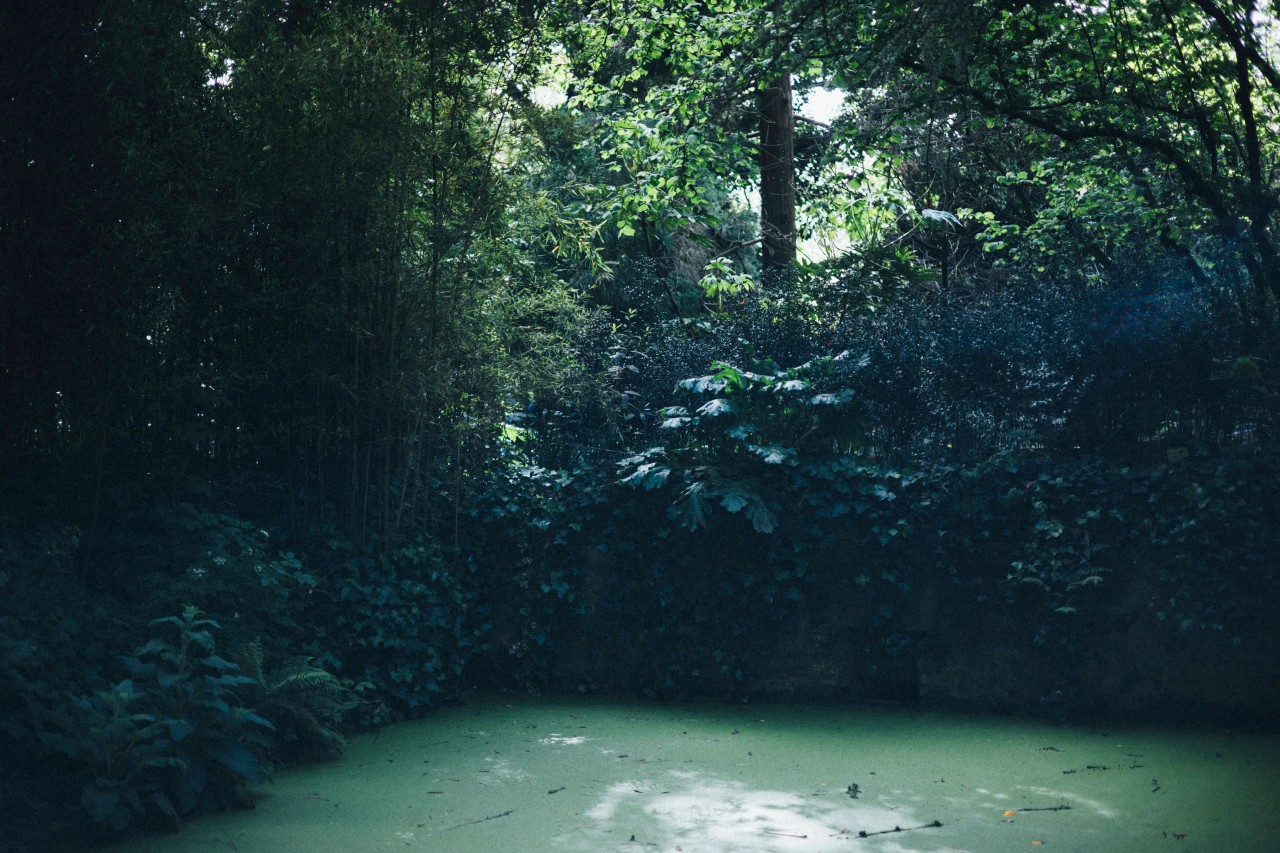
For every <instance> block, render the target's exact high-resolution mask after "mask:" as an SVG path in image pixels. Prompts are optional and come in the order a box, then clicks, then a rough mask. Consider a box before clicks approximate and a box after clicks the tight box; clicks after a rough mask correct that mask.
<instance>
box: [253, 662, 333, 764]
mask: <svg viewBox="0 0 1280 853" xmlns="http://www.w3.org/2000/svg"><path fill="white" fill-rule="evenodd" d="M237 657H238V658H239V660H240V666H241V668H242V670H243V671H244V672H245V674H246V675H248V676H249V677H250V678H252V679H253V680H254V682H255V685H254V687H255V688H256V689H254V690H253V691H252V693H251V696H250V698H251V699H252V703H253V705H254V707H255V708H257V709H258V711H259V713H261V714H262V716H263V717H265V718H267V719H269V720H271V721H272V723H273V724H274V725H275V731H276V739H277V740H278V742H279V746H280V748H281V750H282V751H287V753H288V755H289V756H290V757H291V758H293V759H295V760H297V759H299V758H304V757H308V756H313V755H314V756H319V757H325V758H333V757H336V756H338V755H339V754H341V753H342V751H343V750H344V749H345V748H346V745H347V742H346V739H345V738H344V737H343V736H342V733H341V727H342V721H343V718H344V717H345V716H346V715H347V713H349V712H350V711H352V710H354V709H355V708H356V706H357V705H358V701H357V699H356V697H355V693H354V691H353V690H352V689H351V688H350V687H348V686H347V685H346V684H344V683H343V682H342V681H341V680H340V679H339V678H338V677H337V676H335V675H334V674H333V673H331V672H328V671H327V670H325V669H322V668H321V667H319V666H316V665H315V663H313V662H312V659H311V658H309V657H303V656H296V655H295V656H293V657H290V658H287V659H285V660H284V661H282V662H281V663H280V665H278V666H275V667H271V668H268V667H267V664H266V658H265V654H264V651H263V645H262V642H261V641H254V642H252V643H249V644H248V645H246V646H244V647H243V648H242V649H240V652H239V654H238V655H237Z"/></svg>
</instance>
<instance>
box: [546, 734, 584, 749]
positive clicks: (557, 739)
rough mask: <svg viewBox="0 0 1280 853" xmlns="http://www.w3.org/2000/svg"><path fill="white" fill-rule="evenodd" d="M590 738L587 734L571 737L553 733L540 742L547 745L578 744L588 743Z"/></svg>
mask: <svg viewBox="0 0 1280 853" xmlns="http://www.w3.org/2000/svg"><path fill="white" fill-rule="evenodd" d="M587 740H588V738H587V737H586V736H585V735H576V736H574V737H570V736H568V735H557V734H551V735H547V736H546V737H544V738H542V739H541V740H539V741H538V743H540V744H543V745H545V746H577V745H578V744H580V743H586V742H587Z"/></svg>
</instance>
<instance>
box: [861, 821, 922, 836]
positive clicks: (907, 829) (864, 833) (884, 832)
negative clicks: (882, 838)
mask: <svg viewBox="0 0 1280 853" xmlns="http://www.w3.org/2000/svg"><path fill="white" fill-rule="evenodd" d="M940 826H942V821H940V820H935V821H934V822H933V823H926V824H924V825H922V826H905V827H904V826H895V827H894V828H893V829H882V830H880V831H879V832H867V831H866V830H863V831H862V832H859V833H858V837H859V838H870V837H871V836H873V835H891V834H893V833H895V832H911V831H913V830H916V829H937V828H938V827H940Z"/></svg>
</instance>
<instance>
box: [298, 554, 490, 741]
mask: <svg viewBox="0 0 1280 853" xmlns="http://www.w3.org/2000/svg"><path fill="white" fill-rule="evenodd" d="M322 559H323V560H324V562H325V563H326V564H327V565H328V566H329V567H330V568H329V571H328V572H325V573H322V574H321V576H320V577H319V579H318V581H317V584H316V586H315V587H314V589H313V590H311V591H310V592H309V594H308V596H307V601H306V602H305V605H304V610H303V618H304V619H305V622H306V624H307V625H308V626H309V629H310V635H309V637H308V638H307V640H306V644H307V646H309V647H311V648H313V649H314V658H315V660H316V662H317V663H318V664H319V665H320V666H322V667H323V668H324V669H325V670H328V671H331V672H333V673H334V674H335V675H338V676H341V677H342V678H344V679H347V680H349V681H351V682H354V683H355V684H356V685H357V688H356V689H357V690H358V692H359V694H360V695H361V701H360V704H359V707H358V713H357V718H358V721H359V722H360V723H361V724H362V725H374V724H379V723H383V722H386V721H388V720H392V719H403V718H405V717H407V716H411V715H414V714H419V713H421V712H422V711H425V710H427V709H429V708H431V707H434V706H435V705H437V704H439V703H440V702H442V701H444V700H445V699H446V698H448V697H449V696H450V695H451V694H452V693H453V692H454V691H455V690H456V689H457V685H456V684H455V681H456V679H457V678H458V676H459V675H460V674H461V673H462V671H463V669H464V668H465V666H466V664H467V661H468V659H469V658H470V656H471V654H472V653H473V651H474V648H475V645H476V644H477V642H479V641H480V639H481V637H482V635H483V633H484V627H483V626H482V625H481V626H475V625H472V624H471V622H470V620H469V619H468V618H467V617H468V607H469V603H470V598H471V593H470V591H469V590H468V588H467V586H466V584H465V578H463V577H460V576H458V575H456V574H454V573H453V572H452V571H450V569H449V567H448V566H447V565H446V564H445V561H444V559H443V556H442V554H441V553H440V550H439V548H438V547H435V546H431V545H414V546H407V547H403V548H397V549H375V548H373V547H364V548H359V549H357V548H356V547H355V546H353V545H352V544H351V543H349V542H344V541H341V540H338V539H331V540H330V541H329V543H328V547H327V549H326V552H325V554H324V555H323V557H322Z"/></svg>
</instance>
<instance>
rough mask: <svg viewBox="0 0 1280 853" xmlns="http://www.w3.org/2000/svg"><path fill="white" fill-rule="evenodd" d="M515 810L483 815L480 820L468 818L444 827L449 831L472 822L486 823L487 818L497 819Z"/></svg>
mask: <svg viewBox="0 0 1280 853" xmlns="http://www.w3.org/2000/svg"><path fill="white" fill-rule="evenodd" d="M515 811H516V810H515V809H508V810H507V811H505V812H503V813H502V814H491V815H489V816H488V817H482V818H480V819H479V820H467V821H463V822H462V823H455V824H454V825H453V826H446V827H445V828H444V831H445V832H448V831H449V830H451V829H458V828H459V827H463V826H471V825H472V824H476V823H484V822H485V821H486V820H497V819H498V818H500V817H506V816H507V815H509V814H515Z"/></svg>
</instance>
